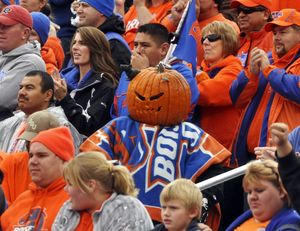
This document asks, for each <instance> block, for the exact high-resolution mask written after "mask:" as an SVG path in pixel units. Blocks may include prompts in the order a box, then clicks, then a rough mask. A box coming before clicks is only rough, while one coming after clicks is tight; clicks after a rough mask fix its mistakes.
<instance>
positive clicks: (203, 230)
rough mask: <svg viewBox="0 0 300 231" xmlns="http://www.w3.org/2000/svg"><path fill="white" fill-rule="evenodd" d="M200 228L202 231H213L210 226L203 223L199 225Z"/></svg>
mask: <svg viewBox="0 0 300 231" xmlns="http://www.w3.org/2000/svg"><path fill="white" fill-rule="evenodd" d="M198 227H199V228H200V230H201V231H212V229H211V228H210V227H209V226H207V225H205V224H203V223H198Z"/></svg>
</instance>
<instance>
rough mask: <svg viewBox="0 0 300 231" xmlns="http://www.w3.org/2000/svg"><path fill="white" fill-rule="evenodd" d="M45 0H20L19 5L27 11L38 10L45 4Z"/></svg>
mask: <svg viewBox="0 0 300 231" xmlns="http://www.w3.org/2000/svg"><path fill="white" fill-rule="evenodd" d="M46 2H47V1H46V0H20V5H21V6H23V7H24V8H25V9H27V10H28V11H29V12H39V11H41V9H42V8H43V7H44V6H45V5H46Z"/></svg>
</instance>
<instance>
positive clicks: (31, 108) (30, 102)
mask: <svg viewBox="0 0 300 231" xmlns="http://www.w3.org/2000/svg"><path fill="white" fill-rule="evenodd" d="M53 92H54V82H53V78H52V77H51V76H50V75H49V74H48V73H47V72H44V71H30V72H28V73H27V74H26V75H25V77H24V78H23V80H22V81H21V83H20V85H19V91H18V97H17V98H18V108H19V109H20V111H18V112H16V113H15V115H14V116H12V117H10V118H7V119H6V120H3V121H1V122H0V134H5V136H0V150H2V151H4V152H7V153H14V152H19V151H25V150H26V146H25V142H24V141H23V140H19V139H18V138H19V137H20V135H22V133H23V132H24V130H25V128H26V125H27V121H26V119H27V117H28V116H30V115H31V114H33V113H34V112H37V111H41V110H47V111H49V112H51V113H53V114H54V115H55V116H57V118H58V120H59V122H60V124H61V125H65V126H68V127H70V129H71V132H72V136H73V138H74V143H75V146H76V147H75V148H76V150H78V147H79V145H80V144H81V142H82V137H81V136H80V134H79V133H78V131H77V130H76V129H75V128H74V127H73V126H72V124H71V123H70V122H69V121H68V120H67V118H66V116H65V114H64V112H63V110H62V109H61V108H60V107H54V106H53Z"/></svg>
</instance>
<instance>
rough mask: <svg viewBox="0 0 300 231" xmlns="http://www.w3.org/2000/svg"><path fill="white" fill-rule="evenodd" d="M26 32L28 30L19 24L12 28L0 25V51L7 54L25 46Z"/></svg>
mask: <svg viewBox="0 0 300 231" xmlns="http://www.w3.org/2000/svg"><path fill="white" fill-rule="evenodd" d="M26 30H30V29H29V28H26V27H24V26H23V25H22V24H20V23H18V24H16V25H13V26H5V25H3V24H0V50H2V51H3V52H4V53H7V52H9V51H11V50H13V49H15V48H17V47H19V46H21V45H23V44H25V43H26Z"/></svg>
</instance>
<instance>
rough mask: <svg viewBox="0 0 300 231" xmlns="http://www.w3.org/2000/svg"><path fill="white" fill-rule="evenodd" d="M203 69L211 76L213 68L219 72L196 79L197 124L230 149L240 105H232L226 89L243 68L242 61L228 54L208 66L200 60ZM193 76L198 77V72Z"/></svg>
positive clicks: (239, 113)
mask: <svg viewBox="0 0 300 231" xmlns="http://www.w3.org/2000/svg"><path fill="white" fill-rule="evenodd" d="M202 69H203V71H204V73H208V74H210V76H211V74H212V73H213V72H214V71H218V70H219V72H218V73H217V74H216V75H214V76H211V78H208V79H206V80H203V81H198V89H199V92H200V98H199V101H198V104H199V105H200V127H201V128H202V129H203V130H204V131H206V132H207V133H209V134H210V135H212V136H213V137H214V138H215V139H216V140H218V141H219V142H220V143H221V144H222V145H223V146H224V147H226V148H227V149H228V150H231V145H232V140H233V138H234V135H235V131H236V125H237V122H238V120H239V118H240V115H241V109H237V108H235V107H234V106H233V104H232V101H231V98H230V95H229V90H230V86H231V84H232V82H233V81H234V80H235V79H236V78H237V76H238V74H239V73H240V72H241V71H242V65H241V62H240V60H239V59H238V58H237V57H235V56H233V55H230V56H228V57H226V58H225V59H224V60H221V61H220V62H218V63H217V64H216V65H214V66H211V67H209V66H207V64H206V62H205V61H203V62H202ZM196 78H197V79H198V76H197V77H196Z"/></svg>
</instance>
